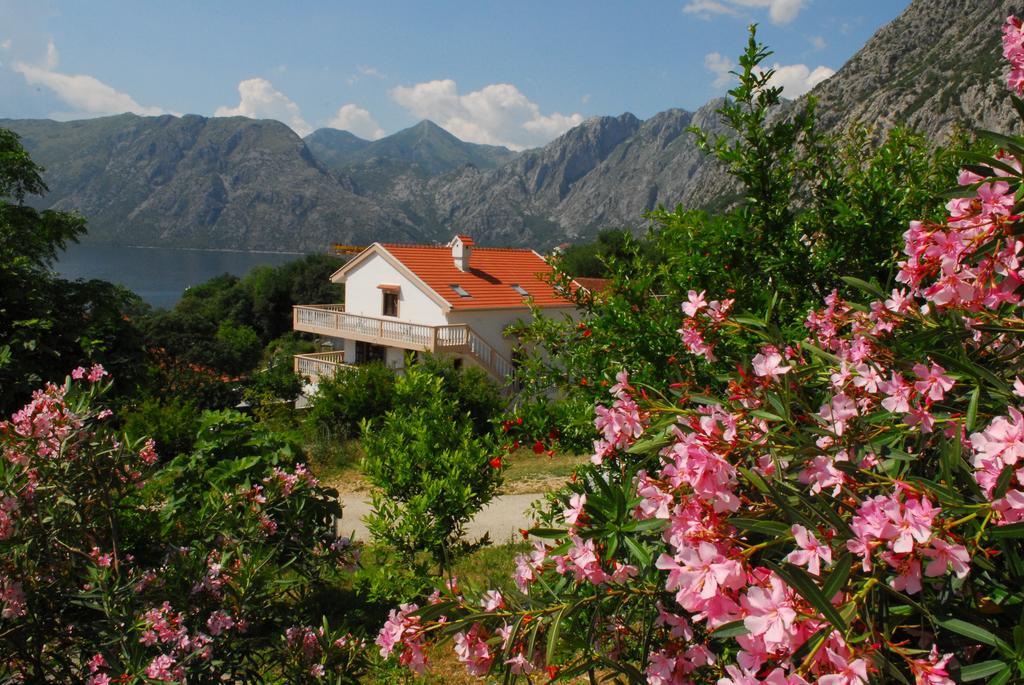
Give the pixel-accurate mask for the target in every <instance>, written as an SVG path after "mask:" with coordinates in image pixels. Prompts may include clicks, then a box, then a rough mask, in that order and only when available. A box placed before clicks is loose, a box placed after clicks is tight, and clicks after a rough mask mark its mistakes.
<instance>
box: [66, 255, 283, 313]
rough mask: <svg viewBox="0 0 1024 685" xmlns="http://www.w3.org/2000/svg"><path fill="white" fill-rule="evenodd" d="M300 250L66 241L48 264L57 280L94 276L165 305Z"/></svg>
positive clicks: (275, 264)
mask: <svg viewBox="0 0 1024 685" xmlns="http://www.w3.org/2000/svg"><path fill="white" fill-rule="evenodd" d="M301 257H302V255H300V254H280V253H273V252H216V251H208V250H179V249H174V248H165V247H154V248H149V247H122V246H116V245H71V246H70V247H68V249H67V251H66V252H63V253H61V255H60V256H59V257H58V260H57V263H56V264H55V265H54V268H55V269H56V271H57V273H59V274H60V275H61V277H62V278H66V279H69V280H75V279H78V278H82V279H86V280H88V279H92V278H98V279H101V280H104V281H110V282H111V283H117V284H119V285H123V286H125V287H126V288H130V289H131V290H133V291H134V292H136V293H138V295H139V296H140V297H141V298H142V299H144V300H145V301H146V302H148V303H150V304H151V305H153V306H154V307H162V308H169V307H173V306H174V304H175V303H176V302H177V301H178V300H180V299H181V294H182V293H183V292H184V291H185V289H186V288H190V287H192V286H195V285H199V284H200V283H203V282H204V281H208V280H210V279H211V278H213V277H214V276H220V275H221V274H224V273H229V274H233V275H235V276H244V275H245V274H247V273H249V271H251V270H252V269H253V267H256V266H262V265H269V266H277V265H280V264H284V263H286V262H290V261H293V260H295V259H299V258H301Z"/></svg>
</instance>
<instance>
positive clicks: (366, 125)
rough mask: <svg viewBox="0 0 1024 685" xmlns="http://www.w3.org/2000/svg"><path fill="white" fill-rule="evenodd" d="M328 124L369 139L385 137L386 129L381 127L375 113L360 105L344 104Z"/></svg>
mask: <svg viewBox="0 0 1024 685" xmlns="http://www.w3.org/2000/svg"><path fill="white" fill-rule="evenodd" d="M327 125H328V126H330V127H331V128H340V129H341V130H343V131H348V132H349V133H354V134H355V135H357V136H359V137H360V138H366V139H367V140H377V139H378V138H382V137H384V129H382V128H381V127H380V125H379V124H378V123H377V121H376V120H375V119H374V118H373V115H371V114H370V113H369V112H368V111H367V110H365V109H363V108H362V107H360V106H359V105H353V104H347V105H342V106H341V108H340V109H339V110H338V113H337V114H335V115H334V118H333V119H331V120H330V121H328V122H327Z"/></svg>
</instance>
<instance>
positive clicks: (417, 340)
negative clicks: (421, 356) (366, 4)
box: [292, 304, 513, 380]
mask: <svg viewBox="0 0 1024 685" xmlns="http://www.w3.org/2000/svg"><path fill="white" fill-rule="evenodd" d="M292 328H294V329H295V330H297V331H304V332H306V333H315V334H317V335H325V336H330V337H335V338H345V339H349V340H361V341H363V342H370V343H374V344H377V345H386V346H388V347H400V348H403V349H407V350H418V351H421V352H450V353H462V354H466V355H468V356H470V357H472V358H473V359H475V360H476V361H477V362H478V363H479V364H480V365H481V366H483V367H484V368H485V369H487V370H488V371H490V372H491V373H492V374H493V375H494V376H496V377H497V378H498V379H500V380H504V379H505V378H507V377H508V376H510V375H511V374H512V371H513V367H512V364H511V362H509V361H508V360H507V359H505V358H504V357H502V356H501V354H500V353H499V352H498V351H497V350H496V349H494V347H492V346H491V345H490V344H489V343H487V342H486V341H485V340H484V339H483V338H481V337H480V336H479V335H477V334H476V333H475V332H474V331H473V329H472V328H470V327H469V326H467V325H465V324H451V325H444V326H428V325H425V324H418V323H412V322H408V321H399V320H397V319H386V318H380V317H376V316H362V315H360V314H349V313H347V312H346V311H345V305H341V304H304V305H296V306H295V307H293V308H292ZM324 354H338V353H331V352H327V353H324ZM303 356H311V355H299V357H303ZM299 357H296V365H298V363H299V362H298V359H299ZM296 370H298V366H296Z"/></svg>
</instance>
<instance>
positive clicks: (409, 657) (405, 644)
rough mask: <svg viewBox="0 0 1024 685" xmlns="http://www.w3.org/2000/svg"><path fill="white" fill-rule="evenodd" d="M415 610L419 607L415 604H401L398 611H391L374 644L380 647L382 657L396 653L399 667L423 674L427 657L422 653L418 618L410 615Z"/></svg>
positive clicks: (422, 646)
mask: <svg viewBox="0 0 1024 685" xmlns="http://www.w3.org/2000/svg"><path fill="white" fill-rule="evenodd" d="M417 609H419V606H417V605H416V604H403V605H401V606H400V607H399V608H398V609H392V610H391V613H390V614H389V616H388V620H387V621H386V622H385V623H384V626H383V627H382V628H381V629H380V632H379V633H378V634H377V639H376V640H375V642H376V643H377V645H378V646H379V647H380V655H381V656H382V657H385V658H386V657H388V656H390V655H391V653H392V652H396V651H397V653H398V662H399V663H400V664H401V665H403V666H405V667H407V668H409V669H410V670H412V671H414V672H416V673H420V674H423V673H426V671H427V655H426V654H424V652H423V648H424V642H423V634H422V632H421V629H422V626H421V625H420V618H419V616H413V615H412V614H413V612H415V611H416V610H417Z"/></svg>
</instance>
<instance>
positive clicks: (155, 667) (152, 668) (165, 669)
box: [146, 654, 178, 682]
mask: <svg viewBox="0 0 1024 685" xmlns="http://www.w3.org/2000/svg"><path fill="white" fill-rule="evenodd" d="M174 664H175V661H174V657H172V656H170V655H168V654H161V655H160V656H158V657H156V658H154V659H153V660H152V661H151V662H149V666H147V667H146V677H147V678H152V679H153V680H163V681H165V682H166V681H171V680H177V679H178V678H177V677H176V676H175V670H174Z"/></svg>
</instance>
